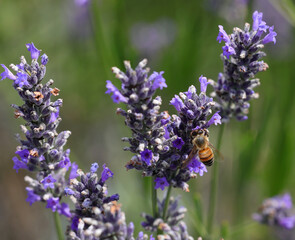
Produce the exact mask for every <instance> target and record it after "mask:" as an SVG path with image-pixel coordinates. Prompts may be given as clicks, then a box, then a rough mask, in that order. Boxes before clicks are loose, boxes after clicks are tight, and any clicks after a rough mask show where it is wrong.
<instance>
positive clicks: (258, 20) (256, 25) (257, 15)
mask: <svg viewBox="0 0 295 240" xmlns="http://www.w3.org/2000/svg"><path fill="white" fill-rule="evenodd" d="M262 17H263V13H262V12H258V11H255V12H254V13H253V16H252V18H253V26H252V29H253V30H254V31H264V32H265V31H266V29H268V26H267V25H266V22H264V21H262Z"/></svg>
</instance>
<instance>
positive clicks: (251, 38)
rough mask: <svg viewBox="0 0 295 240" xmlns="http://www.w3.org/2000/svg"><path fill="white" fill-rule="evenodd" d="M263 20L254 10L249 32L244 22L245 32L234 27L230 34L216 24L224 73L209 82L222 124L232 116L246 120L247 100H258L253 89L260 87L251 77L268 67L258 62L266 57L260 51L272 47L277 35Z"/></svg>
mask: <svg viewBox="0 0 295 240" xmlns="http://www.w3.org/2000/svg"><path fill="white" fill-rule="evenodd" d="M262 17H263V13H261V12H258V11H255V12H254V13H253V24H252V29H251V27H250V24H249V23H246V24H245V26H244V30H242V29H240V28H237V27H235V28H234V31H233V33H232V34H230V35H228V34H227V33H226V32H225V30H224V29H223V26H221V25H219V34H218V37H217V41H219V43H221V42H222V41H224V42H225V45H224V46H223V47H222V50H223V53H222V55H221V58H222V60H223V66H224V67H223V69H224V70H223V73H219V75H218V81H217V82H214V81H211V82H210V83H211V84H212V85H213V87H214V92H212V96H213V97H214V98H215V99H216V100H215V101H216V102H217V104H216V105H215V108H216V110H218V111H219V112H220V115H221V117H222V121H223V122H227V121H229V119H230V118H231V117H235V118H237V119H238V120H241V121H243V120H246V119H247V118H248V117H247V114H248V112H249V107H250V103H249V101H250V100H251V99H256V98H258V97H259V95H258V93H255V91H254V90H253V89H254V88H255V87H257V86H258V85H260V81H259V79H258V78H254V77H255V75H256V74H257V73H259V72H262V71H266V69H267V68H268V65H267V64H266V63H265V62H264V61H260V59H261V58H262V57H264V56H265V55H266V54H265V53H264V52H263V51H261V50H262V49H263V48H264V45H265V44H267V43H270V42H273V43H274V44H275V43H276V36H277V33H276V32H275V31H274V26H272V27H270V26H268V25H267V24H266V22H265V21H263V20H262ZM267 32H268V33H267Z"/></svg>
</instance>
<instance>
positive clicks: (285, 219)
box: [253, 193, 295, 229]
mask: <svg viewBox="0 0 295 240" xmlns="http://www.w3.org/2000/svg"><path fill="white" fill-rule="evenodd" d="M253 219H254V220H255V221H258V222H260V223H263V224H267V225H270V226H279V227H282V228H285V229H294V227H295V211H294V209H293V203H292V198H291V196H290V194H288V193H286V194H284V195H279V196H275V197H272V198H268V199H265V200H264V201H263V203H262V205H261V207H260V208H259V210H258V212H257V213H254V214H253Z"/></svg>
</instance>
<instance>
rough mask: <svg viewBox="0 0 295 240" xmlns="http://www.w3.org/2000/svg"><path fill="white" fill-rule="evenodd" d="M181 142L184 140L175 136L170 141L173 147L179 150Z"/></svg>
mask: <svg viewBox="0 0 295 240" xmlns="http://www.w3.org/2000/svg"><path fill="white" fill-rule="evenodd" d="M183 144H184V141H183V140H182V138H181V137H178V138H176V139H175V140H174V141H173V142H172V145H173V147H175V148H177V149H179V150H181V148H182V146H183Z"/></svg>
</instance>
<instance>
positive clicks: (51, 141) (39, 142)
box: [1, 43, 71, 239]
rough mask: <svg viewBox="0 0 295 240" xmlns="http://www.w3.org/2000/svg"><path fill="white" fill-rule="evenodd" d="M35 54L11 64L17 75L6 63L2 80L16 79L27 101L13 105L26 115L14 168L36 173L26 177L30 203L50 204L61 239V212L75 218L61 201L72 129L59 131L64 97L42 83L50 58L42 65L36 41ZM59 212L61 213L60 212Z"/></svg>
mask: <svg viewBox="0 0 295 240" xmlns="http://www.w3.org/2000/svg"><path fill="white" fill-rule="evenodd" d="M26 46H27V49H28V50H29V52H30V53H31V58H32V61H31V63H30V64H29V63H27V61H26V59H25V57H21V62H20V64H18V65H14V64H11V65H10V67H11V69H12V70H13V71H15V72H16V74H13V73H12V72H11V71H10V70H9V69H8V68H7V67H6V66H5V65H4V64H2V65H1V66H2V67H3V68H4V72H3V73H1V80H3V79H5V78H8V79H10V80H12V85H13V87H14V89H15V90H16V91H17V92H18V94H19V96H20V97H21V99H22V100H23V104H22V105H20V106H18V105H15V104H13V105H12V107H13V108H14V109H15V112H14V114H15V118H23V119H24V121H25V124H24V125H21V131H22V133H23V134H22V135H23V136H24V137H22V136H21V135H20V134H18V135H17V140H18V141H19V143H20V145H19V146H18V147H17V148H16V149H17V151H16V152H15V154H16V155H17V156H15V157H13V159H12V160H13V162H14V167H13V168H14V169H15V170H16V172H18V171H19V169H26V170H28V171H30V172H34V173H35V175H33V177H30V176H26V177H25V181H26V182H28V184H29V186H28V187H27V188H26V190H27V193H28V198H27V202H29V203H30V205H32V204H33V203H34V202H37V201H41V202H45V203H47V205H46V208H50V209H51V210H52V211H53V212H54V213H55V214H54V220H55V225H56V230H57V234H58V238H59V239H63V235H64V234H63V233H62V231H61V226H60V221H59V216H58V214H59V215H64V216H66V217H68V218H69V217H71V213H70V209H69V206H68V205H67V204H66V203H64V202H61V200H62V198H63V196H64V195H65V194H64V189H65V187H66V186H67V181H66V179H65V174H66V172H67V171H68V169H69V167H70V166H71V161H70V159H69V154H70V150H69V149H67V150H64V146H65V144H66V142H67V139H68V137H69V136H70V134H71V132H70V131H63V132H60V133H58V132H57V127H58V125H59V123H60V122H61V118H60V116H59V110H60V107H61V105H62V99H57V100H55V101H52V100H51V98H52V97H56V96H57V95H59V89H57V88H52V87H51V85H52V84H53V80H49V81H47V82H46V83H45V84H44V83H42V81H43V78H44V76H45V73H46V64H47V62H48V57H47V55H46V54H43V55H42V56H41V64H40V63H39V62H38V58H39V55H40V50H38V49H37V48H36V47H35V46H34V44H33V43H29V44H27V45H26ZM57 213H58V214H57Z"/></svg>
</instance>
